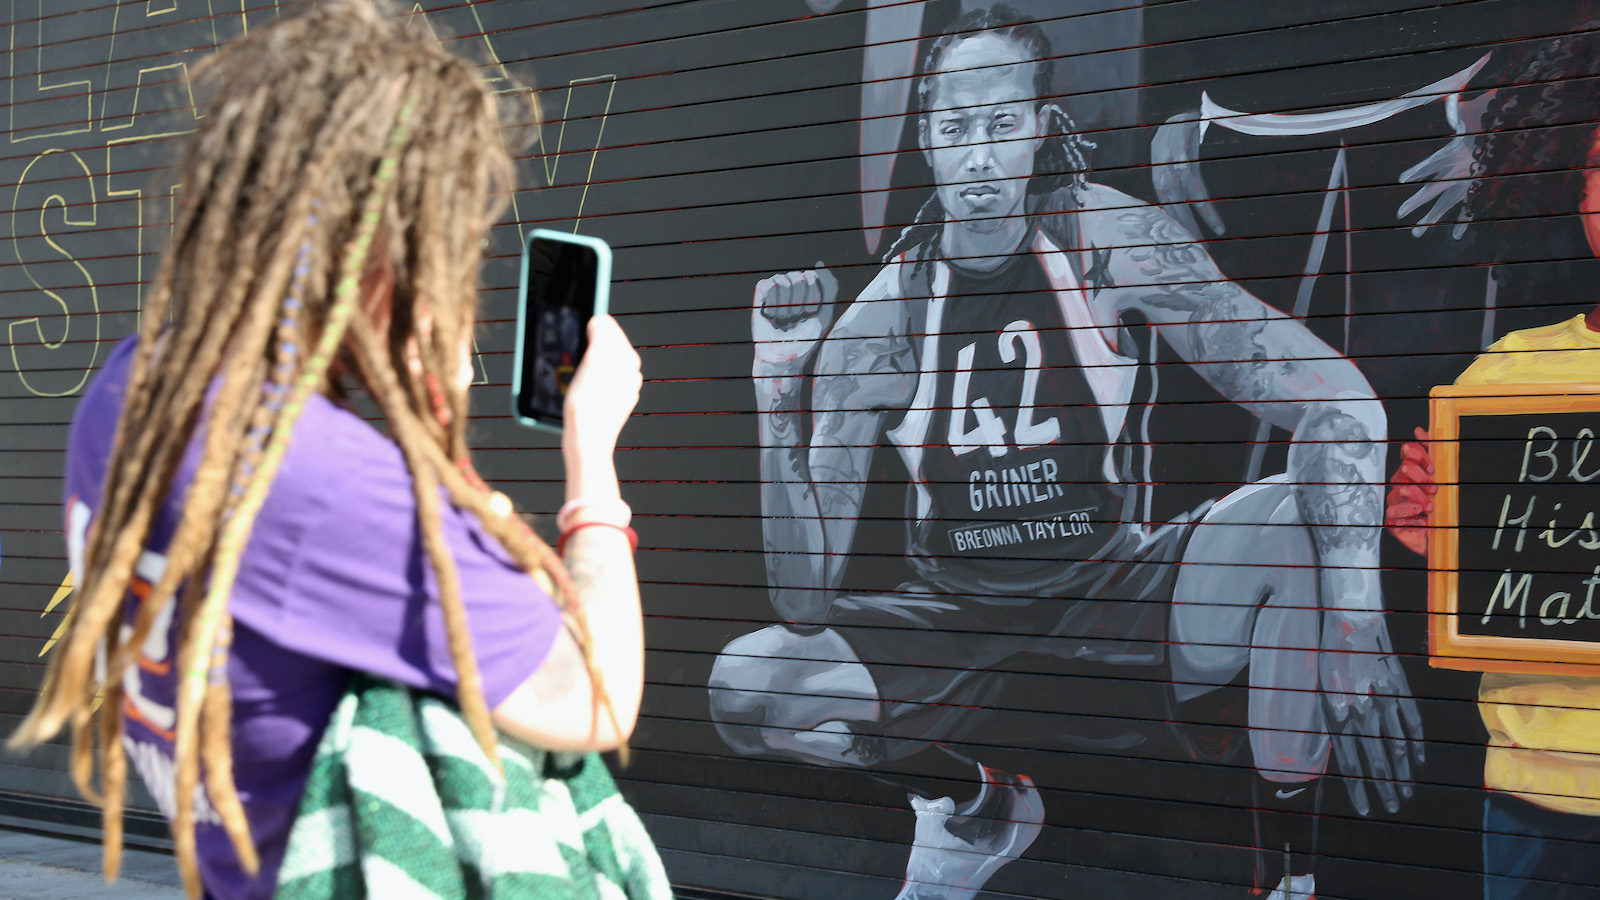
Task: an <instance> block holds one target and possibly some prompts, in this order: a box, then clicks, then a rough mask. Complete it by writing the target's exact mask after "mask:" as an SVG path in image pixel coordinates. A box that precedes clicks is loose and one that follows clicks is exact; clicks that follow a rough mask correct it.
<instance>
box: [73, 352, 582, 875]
mask: <svg viewBox="0 0 1600 900" xmlns="http://www.w3.org/2000/svg"><path fill="white" fill-rule="evenodd" d="M135 345H136V341H135V340H134V339H129V340H127V341H124V342H123V343H122V344H121V345H119V346H118V347H117V349H116V351H115V352H114V353H113V354H112V356H111V358H110V359H109V360H108V361H107V362H106V365H105V367H104V368H103V369H102V370H101V371H100V373H99V374H98V375H97V376H96V378H95V380H94V382H93V383H92V384H91V385H90V386H89V389H88V390H87V391H86V392H85V393H84V396H83V399H82V401H81V402H80V403H79V404H78V409H77V412H76V413H75V414H74V416H73V421H72V431H71V436H70V438H69V441H68V446H67V477H66V518H67V542H68V551H69V555H70V557H71V560H72V567H73V571H74V578H75V581H76V582H77V583H79V584H81V583H82V567H83V566H82V555H83V550H82V548H83V541H84V535H85V534H86V533H87V531H88V526H89V523H90V521H91V520H92V518H93V516H94V514H95V510H96V509H97V508H98V507H99V505H100V490H101V484H102V482H103V480H104V476H105V472H106V466H107V463H108V460H109V457H110V454H111V444H112V440H113V436H114V434H115V429H116V421H117V417H118V415H119V413H120V411H121V406H122V397H123V393H124V389H125V387H126V384H127V374H128V367H129V364H130V362H131V360H132V357H133V349H134V347H135ZM198 462H199V441H198V440H196V441H195V442H193V443H191V445H190V448H189V455H188V457H187V458H186V459H185V461H184V464H183V466H182V468H181V469H180V471H179V473H178V476H177V480H176V482H175V485H174V488H173V491H172V493H171V495H170V496H169V497H168V500H167V502H166V505H165V506H164V507H163V508H162V510H161V512H160V514H159V516H158V517H157V519H156V521H155V525H154V529H153V532H152V535H151V539H150V542H149V544H148V546H147V548H146V551H145V553H144V555H143V556H142V557H141V559H140V560H139V564H138V568H137V571H136V576H137V577H138V578H139V579H141V580H143V581H145V582H154V581H156V580H157V579H158V578H159V577H160V575H161V572H162V570H163V569H164V568H165V566H166V557H165V556H164V555H163V554H164V552H165V550H166V548H167V544H168V542H169V541H170V540H171V538H172V534H173V532H174V530H175V529H176V527H177V523H178V520H179V516H180V512H181V510H182V503H183V497H184V494H185V493H186V491H187V486H188V485H189V483H190V482H191V481H192V479H193V477H194V473H195V469H196V467H197V465H198ZM442 506H443V515H444V532H445V537H446V540H447V542H448V543H449V546H450V549H451V552H452V555H453V556H454V558H455V561H456V565H457V567H458V568H459V570H460V572H461V588H462V596H463V597H464V598H465V601H466V607H467V619H468V622H469V623H470V626H471V630H472V641H473V647H474V649H475V651H476V655H477V659H478V666H479V669H480V670H481V671H482V673H483V688H484V695H485V698H486V699H487V700H488V702H489V705H490V707H491V708H493V707H495V706H497V705H499V703H500V702H501V701H503V700H505V699H506V697H507V696H509V695H510V693H511V692H512V690H513V689H515V688H516V687H517V686H518V685H519V684H521V683H522V682H523V681H524V680H526V679H527V677H528V676H529V675H531V674H533V672H534V670H535V669H537V668H538V667H539V664H540V663H541V662H543V661H544V658H545V656H546V654H548V652H549V650H550V646H551V644H552V643H553V642H554V640H555V637H556V634H557V632H558V631H559V630H560V627H561V621H560V615H559V613H558V612H557V610H556V607H555V604H554V603H553V602H552V601H551V599H550V597H549V596H548V595H547V594H545V593H544V591H542V590H541V589H540V588H539V586H538V585H537V584H536V583H535V582H534V580H533V579H532V578H531V577H529V576H528V575H527V574H526V573H524V572H523V571H522V570H521V569H519V568H518V567H517V566H516V565H515V564H514V563H513V562H512V561H511V559H510V557H509V556H507V555H506V553H505V551H504V550H503V549H502V548H501V547H500V545H499V544H498V542H496V541H495V540H494V539H493V538H492V537H490V536H489V535H488V534H486V533H485V532H484V531H483V530H482V529H481V527H480V526H479V525H478V523H477V521H476V519H475V518H474V517H473V516H472V515H471V514H470V513H463V512H460V511H458V510H456V509H455V508H454V507H452V506H451V505H450V503H449V502H448V501H446V502H445V503H443V504H442ZM133 606H135V604H130V607H133ZM229 610H230V612H231V613H232V614H233V618H234V639H233V651H232V655H231V657H230V659H229V665H228V677H229V680H230V682H231V684H232V687H233V765H234V780H235V782H236V784H237V785H238V788H239V794H240V797H241V799H242V800H243V802H244V808H245V814H246V816H247V817H248V818H249V821H250V828H251V832H252V834H253V835H254V836H255V842H256V846H257V848H258V849H259V850H260V853H261V874H260V876H259V877H256V878H249V877H247V876H246V875H245V874H244V873H243V871H241V870H240V868H239V866H238V863H237V860H236V858H235V856H234V852H233V848H232V845H231V844H230V843H229V842H228V839H227V836H226V834H225V833H224V832H223V830H222V827H221V825H220V823H219V820H218V818H217V815H216V813H215V811H213V810H212V808H211V804H210V803H209V801H208V800H207V799H206V798H205V796H204V791H203V790H202V791H200V792H199V793H198V795H197V796H196V797H195V798H194V801H193V802H194V803H195V805H196V810H197V813H198V814H197V816H196V819H197V821H198V822H199V826H198V832H197V840H198V843H199V853H200V870H201V874H202V876H203V878H204V881H205V885H206V892H207V895H208V896H209V897H211V898H215V900H263V898H268V897H270V896H271V895H272V891H273V888H274V887H275V885H276V882H277V871H278V867H279V865H280V863H281V862H282V860H283V853H284V849H285V844H286V842H287V840H288V834H289V827H290V824H291V823H292V822H293V821H294V814H295V810H296V807H297V806H298V804H299V802H300V794H301V792H302V790H303V789H304V786H305V780H306V774H307V772H308V771H309V768H310V763H311V758H312V756H313V755H314V754H315V752H316V748H317V742H318V741H319V740H320V738H321V736H322V731H323V729H324V728H325V727H326V725H327V722H328V717H329V716H330V714H331V713H332V711H333V707H334V705H335V704H336V703H337V701H338V699H339V697H340V695H341V693H342V692H343V690H344V686H345V681H346V677H347V673H348V671H350V670H359V671H363V672H370V673H372V674H374V675H378V676H381V677H384V678H390V679H393V680H395V681H398V682H401V683H403V684H407V685H411V686H412V687H417V688H423V689H426V690H430V691H434V692H437V693H441V694H444V695H447V696H453V695H454V693H455V665H454V663H453V662H452V661H451V658H450V651H449V647H448V643H447V641H446V638H445V627H444V620H443V615H442V613H441V611H440V608H439V604H438V602H437V588H436V585H435V582H434V575H433V568H432V566H431V565H430V564H429V563H428V561H427V555H426V553H425V552H424V550H423V548H422V540H421V534H420V532H419V526H418V523H417V513H416V501H415V498H414V496H413V493H412V485H411V476H410V473H409V471H408V469H407V468H406V465H405V459H404V457H403V455H402V454H401V451H400V448H399V447H398V446H397V445H396V444H395V443H394V442H393V441H391V440H389V439H388V438H386V437H384V436H383V435H382V434H380V433H379V432H378V431H376V430H375V429H373V428H372V426H370V425H368V424H367V423H366V422H364V421H362V419H361V418H360V417H358V416H356V415H355V414H354V413H352V412H350V411H348V410H345V409H343V408H341V407H339V406H338V405H336V404H334V403H333V402H332V401H330V400H328V399H327V398H325V397H320V396H319V397H316V398H313V399H312V400H311V402H310V403H309V404H307V406H306V409H305V413H304V415H303V417H302V418H301V420H300V422H299V424H298V425H297V426H296V428H295V431H294V440H293V441H292V443H291V444H290V448H289V452H288V454H287V455H286V457H285V458H284V461H283V466H282V468H281V469H280V470H279V473H278V477H277V479H276V480H275V481H274V482H273V485H272V491H271V493H270V494H269V495H268V497H267V500H266V503H265V504H264V505H263V506H262V509H261V513H260V516H259V518H257V519H256V522H255V528H254V530H253V532H252V533H251V537H250V543H249V545H248V547H247V548H246V550H245V553H244V556H243V558H242V559H241V562H240V568H239V575H238V580H237V582H236V583H235V584H234V588H233V595H232V597H231V599H230V601H229ZM133 612H134V610H132V609H130V611H129V617H128V619H127V621H128V622H129V623H131V622H132V616H133ZM172 619H173V616H172V612H171V605H170V604H169V605H168V607H167V609H166V610H164V611H163V612H162V613H161V615H160V617H159V618H158V620H157V627H156V628H155V629H153V631H152V633H151V635H150V638H149V640H147V641H146V642H145V644H144V646H143V647H142V648H141V652H140V656H139V661H138V664H137V665H135V666H131V667H129V670H128V673H127V675H126V677H125V678H124V680H123V684H124V686H125V687H126V694H127V702H126V703H125V704H124V706H123V711H124V713H125V718H126V722H127V731H126V737H125V738H124V739H123V742H124V745H125V746H126V747H127V748H128V755H129V757H130V758H131V759H132V761H133V764H134V766H135V767H136V768H137V769H138V772H139V775H140V777H141V778H142V779H143V780H144V783H145V785H146V786H147V787H148V788H149V789H150V793H151V794H152V795H153V796H154V797H155V799H156V803H157V805H158V806H160V807H161V811H162V813H163V814H165V815H166V816H167V818H168V820H169V821H170V820H171V818H172V815H173V793H174V788H173V771H174V770H173V765H172V726H173V722H174V719H175V714H174V711H173V708H174V705H175V704H174V701H175V697H176V686H177V675H176V672H175V666H174V661H175V657H176V655H177V636H176V625H175V623H173V622H172ZM129 631H131V625H130V626H129ZM125 633H126V632H125Z"/></svg>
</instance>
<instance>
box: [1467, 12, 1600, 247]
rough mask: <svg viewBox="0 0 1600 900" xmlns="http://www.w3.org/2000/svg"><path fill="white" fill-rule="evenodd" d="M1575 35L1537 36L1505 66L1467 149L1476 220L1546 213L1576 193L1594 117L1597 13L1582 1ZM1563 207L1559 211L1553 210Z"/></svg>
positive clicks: (1597, 110) (1598, 118) (1599, 46)
mask: <svg viewBox="0 0 1600 900" xmlns="http://www.w3.org/2000/svg"><path fill="white" fill-rule="evenodd" d="M1581 8H1582V12H1583V13H1584V15H1581V16H1580V17H1575V20H1576V21H1577V22H1580V23H1581V24H1579V25H1578V26H1577V29H1578V30H1579V33H1574V34H1567V35H1563V36H1561V37H1556V38H1551V39H1549V40H1545V41H1540V42H1539V43H1537V44H1535V45H1534V46H1533V47H1532V48H1530V49H1529V50H1527V51H1525V52H1524V53H1523V54H1521V55H1520V56H1519V57H1515V58H1513V59H1512V60H1511V62H1510V64H1509V65H1508V66H1507V68H1506V70H1505V72H1506V86H1505V87H1503V88H1500V89H1499V91H1498V92H1497V93H1496V96H1495V97H1494V99H1493V100H1492V101H1490V105H1489V110H1488V125H1489V133H1488V134H1486V135H1485V136H1484V137H1483V138H1482V139H1481V140H1480V141H1479V143H1478V147H1477V149H1476V151H1475V152H1474V153H1473V171H1472V174H1473V176H1474V185H1473V188H1472V194H1471V197H1470V200H1469V201H1468V202H1469V206H1470V209H1471V212H1472V217H1473V218H1474V219H1476V220H1478V221H1480V222H1488V221H1495V220H1507V219H1515V218H1522V217H1528V216H1548V215H1550V214H1551V213H1553V212H1556V211H1557V210H1555V209H1552V203H1551V199H1552V198H1563V200H1562V201H1560V202H1565V198H1573V199H1574V200H1575V198H1577V197H1578V196H1579V195H1580V193H1581V191H1582V189H1583V176H1584V169H1585V167H1587V166H1592V165H1594V164H1595V163H1596V160H1595V159H1594V158H1593V157H1592V153H1591V147H1592V145H1593V135H1594V124H1595V123H1597V122H1600V77H1596V76H1600V33H1597V32H1596V31H1594V30H1593V29H1596V28H1600V17H1595V16H1594V15H1592V12H1593V9H1592V8H1593V4H1591V3H1583V4H1581ZM1559 211H1561V212H1565V211H1566V210H1565V209H1562V210H1559Z"/></svg>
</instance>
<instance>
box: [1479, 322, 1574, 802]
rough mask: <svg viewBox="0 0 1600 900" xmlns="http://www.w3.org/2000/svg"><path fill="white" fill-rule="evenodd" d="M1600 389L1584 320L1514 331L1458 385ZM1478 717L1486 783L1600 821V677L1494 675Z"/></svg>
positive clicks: (1484, 688)
mask: <svg viewBox="0 0 1600 900" xmlns="http://www.w3.org/2000/svg"><path fill="white" fill-rule="evenodd" d="M1566 382H1588V383H1600V334H1597V333H1595V332H1593V331H1590V330H1589V327H1588V326H1587V325H1585V324H1584V319H1583V316H1576V317H1574V318H1571V319H1568V320H1566V321H1565V322H1558V323H1556V324H1554V325H1546V326H1544V327H1542V328H1529V329H1526V330H1524V331H1514V332H1512V333H1511V334H1508V335H1506V336H1505V337H1504V338H1501V339H1500V340H1498V341H1496V342H1495V344H1494V346H1492V347H1490V348H1489V349H1488V351H1487V352H1485V353H1484V354H1483V355H1482V356H1479V357H1478V358H1477V359H1476V360H1474V361H1473V363H1472V365H1471V366H1468V367H1467V370H1466V371H1465V372H1463V373H1461V377H1460V378H1458V379H1456V383H1457V384H1561V383H1566ZM1478 711H1479V713H1480V714H1482V716H1483V724H1484V725H1485V726H1486V727H1487V728H1488V729H1489V752H1488V758H1487V760H1486V761H1485V763H1484V772H1483V780H1484V784H1485V785H1486V786H1488V787H1490V788H1493V789H1495V790H1501V791H1510V792H1512V793H1515V794H1517V795H1518V796H1520V797H1522V798H1523V799H1524V800H1527V801H1529V802H1530V803H1535V804H1538V805H1539V806H1543V807H1545V808H1547V809H1553V810H1557V811H1559V812H1568V813H1580V814H1582V815H1588V816H1600V678H1593V677H1590V678H1578V677H1572V676H1557V675H1516V674H1510V673H1503V672H1487V673H1485V674H1484V676H1483V682H1482V683H1481V684H1480V685H1479V687H1478Z"/></svg>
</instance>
